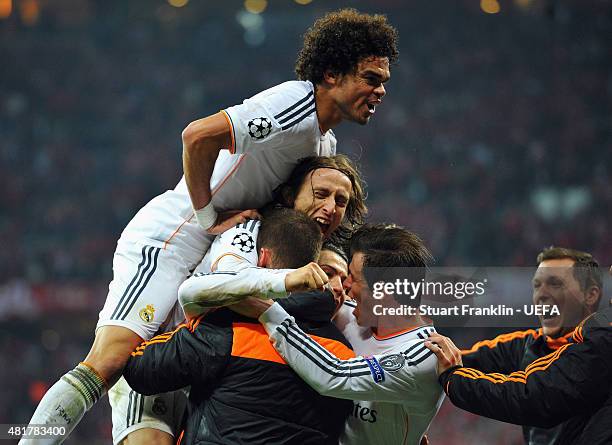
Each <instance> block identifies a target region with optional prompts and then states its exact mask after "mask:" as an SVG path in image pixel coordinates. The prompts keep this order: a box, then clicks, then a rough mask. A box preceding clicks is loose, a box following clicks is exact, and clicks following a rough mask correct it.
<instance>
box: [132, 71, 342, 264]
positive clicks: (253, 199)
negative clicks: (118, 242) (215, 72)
mask: <svg viewBox="0 0 612 445" xmlns="http://www.w3.org/2000/svg"><path fill="white" fill-rule="evenodd" d="M223 113H224V115H225V116H226V118H227V120H228V123H229V124H230V126H231V132H232V146H231V147H230V150H221V151H220V153H219V158H218V159H217V162H216V163H215V167H214V170H213V174H212V178H211V181H210V185H211V191H212V195H213V196H212V202H213V204H214V207H215V209H216V210H217V211H224V210H243V209H252V208H259V207H262V206H263V205H265V204H267V203H268V202H270V201H271V199H272V192H273V190H274V189H275V188H276V187H277V186H278V185H279V184H281V183H282V182H284V181H285V180H287V178H288V177H289V174H290V173H291V171H292V170H293V168H294V167H295V166H296V164H297V162H298V160H300V159H301V158H304V157H306V156H314V155H319V156H330V155H334V154H335V153H336V139H335V136H334V134H333V132H332V131H331V130H330V131H328V132H326V133H325V134H321V131H320V129H319V123H318V119H317V114H316V109H315V100H314V87H313V85H312V83H310V82H308V81H306V82H303V81H289V82H285V83H282V84H280V85H277V86H275V87H272V88H270V89H268V90H265V91H262V92H261V93H259V94H256V95H255V96H253V97H251V98H250V99H246V100H245V101H244V102H243V103H242V104H240V105H236V106H233V107H229V108H227V109H225V110H223ZM122 239H124V240H127V241H142V240H146V242H147V244H148V245H152V246H155V247H162V248H169V249H172V250H173V251H174V252H175V253H177V254H178V255H179V256H180V257H182V258H184V259H186V260H188V261H189V262H190V263H191V264H192V265H193V267H195V266H196V265H197V264H198V263H199V262H200V260H201V259H202V256H203V255H204V253H205V252H206V250H207V249H208V246H209V244H210V240H211V237H210V236H207V234H206V233H205V231H204V230H202V229H201V228H200V227H199V226H198V224H197V221H196V220H195V217H194V214H193V209H192V206H191V201H190V198H189V193H188V190H187V185H186V183H185V178H184V177H183V178H182V179H181V181H180V182H179V183H178V185H177V186H176V188H175V189H174V190H169V191H167V192H165V193H163V194H162V195H159V196H157V197H156V198H153V199H152V200H151V201H150V202H149V203H148V204H146V205H145V206H144V207H143V208H142V209H141V210H140V211H139V212H138V213H137V214H136V216H135V217H134V218H133V219H132V221H131V222H130V223H129V224H128V226H127V227H126V228H125V230H124V231H123V234H122Z"/></svg>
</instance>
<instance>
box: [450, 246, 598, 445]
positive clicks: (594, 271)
mask: <svg viewBox="0 0 612 445" xmlns="http://www.w3.org/2000/svg"><path fill="white" fill-rule="evenodd" d="M537 263H538V269H537V271H536V273H535V275H534V277H533V281H532V284H533V304H534V305H536V306H540V305H548V306H549V307H552V306H555V307H556V308H558V309H559V312H560V314H559V315H557V316H554V317H552V316H546V317H544V316H542V317H540V324H541V328H539V329H529V330H526V331H518V332H511V333H508V334H503V335H500V336H498V337H496V338H494V339H493V340H483V341H480V342H478V343H476V344H475V345H474V346H473V347H472V348H471V349H470V350H465V351H461V353H462V355H463V357H462V361H463V364H464V366H466V367H468V368H473V369H478V370H479V371H482V372H484V373H494V372H497V373H501V374H510V373H511V372H513V371H517V370H524V369H525V368H526V367H527V366H529V365H530V364H531V363H533V362H535V361H536V360H538V359H540V358H542V357H544V356H547V355H548V354H550V353H553V352H556V351H558V350H559V349H560V348H562V347H564V346H565V345H567V344H568V343H569V342H571V341H572V333H573V331H574V329H575V328H576V325H578V323H580V321H581V320H583V319H584V318H585V317H587V316H588V315H590V314H592V313H593V312H595V311H596V310H597V306H598V305H599V301H600V299H601V295H602V288H603V284H602V276H601V272H600V270H599V264H598V263H597V261H595V259H593V257H592V256H591V254H589V253H586V252H580V251H577V250H572V249H567V248H563V247H550V248H547V249H544V250H543V251H542V252H541V253H540V254H539V255H538V258H537ZM562 431H563V426H562V425H558V426H557V424H556V423H555V424H552V425H549V426H548V427H545V428H544V427H541V426H540V425H535V424H533V423H526V424H523V436H524V439H525V443H526V444H528V445H552V444H555V443H557V442H558V440H559V438H560V434H561V432H562Z"/></svg>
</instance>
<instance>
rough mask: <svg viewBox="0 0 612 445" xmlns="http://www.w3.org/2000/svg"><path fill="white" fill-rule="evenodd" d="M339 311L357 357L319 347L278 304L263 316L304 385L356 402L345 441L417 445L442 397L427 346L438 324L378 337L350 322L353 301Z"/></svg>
mask: <svg viewBox="0 0 612 445" xmlns="http://www.w3.org/2000/svg"><path fill="white" fill-rule="evenodd" d="M340 312H341V313H339V315H338V316H337V317H336V322H337V325H340V326H339V327H340V330H341V331H342V330H343V329H342V327H341V326H344V327H345V328H346V329H345V332H344V335H345V337H346V338H347V340H349V342H351V344H352V345H353V348H354V351H355V353H356V354H359V357H357V358H354V359H350V360H340V359H338V358H337V357H335V356H333V355H332V354H330V353H329V352H327V351H326V350H324V349H323V348H321V347H320V346H319V345H318V343H317V342H315V341H314V340H312V339H311V338H310V337H309V336H308V335H306V334H305V333H304V332H303V331H302V330H301V329H300V328H299V326H298V325H297V324H296V323H295V320H294V319H293V317H291V316H289V314H287V312H285V311H284V309H283V308H282V307H281V306H280V305H277V304H274V305H272V306H271V307H270V308H269V309H268V310H267V311H266V312H264V314H263V315H262V316H261V317H260V318H259V320H260V321H261V323H262V324H263V325H264V327H265V329H266V331H267V332H268V335H269V336H270V339H271V340H272V342H273V344H274V347H275V348H276V350H277V351H278V352H279V353H280V355H282V356H283V358H284V359H285V360H286V361H287V363H288V364H289V365H290V366H291V367H292V368H293V370H294V371H295V372H296V373H298V374H299V375H300V377H302V378H303V379H304V381H306V383H308V384H309V385H310V386H312V387H313V388H314V389H315V390H316V391H317V392H319V393H320V394H322V395H326V396H330V397H338V398H343V399H352V400H354V401H355V402H354V405H353V412H352V413H351V414H350V416H349V418H348V419H347V424H346V429H345V432H344V434H343V436H342V437H341V443H343V444H414V445H418V444H419V443H420V441H421V438H422V436H423V434H424V433H425V432H426V431H427V428H428V427H429V424H430V423H431V420H432V419H433V417H434V416H435V415H436V413H437V412H438V409H439V408H440V405H441V404H442V401H443V398H444V393H443V391H442V388H440V385H439V384H438V376H437V373H436V358H435V356H434V355H433V353H432V352H431V351H429V350H428V349H427V348H426V347H425V345H424V344H423V341H424V339H425V338H427V335H428V334H429V333H431V332H434V328H433V327H431V326H421V327H418V328H415V329H412V330H408V331H405V332H400V333H398V334H396V335H394V336H392V337H388V338H384V339H377V338H376V337H374V336H373V335H372V334H370V335H369V336H367V335H365V332H366V330H365V329H363V328H359V327H358V326H357V325H356V323H354V322H353V321H351V320H350V317H349V315H352V308H351V307H349V305H345V306H344V307H343V308H342V309H341V311H340ZM345 320H346V321H347V323H344V321H345ZM353 320H354V317H353ZM368 330H369V329H368ZM369 331H370V332H371V330H369ZM358 400H359V402H358Z"/></svg>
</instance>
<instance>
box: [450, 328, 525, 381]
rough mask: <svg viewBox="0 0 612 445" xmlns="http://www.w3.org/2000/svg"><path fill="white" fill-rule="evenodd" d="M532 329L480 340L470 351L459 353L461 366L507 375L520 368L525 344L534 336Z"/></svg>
mask: <svg viewBox="0 0 612 445" xmlns="http://www.w3.org/2000/svg"><path fill="white" fill-rule="evenodd" d="M535 335H537V332H536V331H534V330H533V329H530V330H527V331H519V332H511V333H508V334H502V335H499V336H497V337H495V338H494V339H492V340H482V341H479V342H478V343H476V344H474V346H472V348H471V349H469V350H463V351H461V356H462V357H461V359H462V361H463V365H464V366H466V367H468V368H476V369H479V370H481V371H483V372H501V373H504V374H509V373H511V372H513V371H516V370H517V369H520V367H521V360H522V359H523V356H524V354H525V342H526V339H527V338H528V337H529V336H535Z"/></svg>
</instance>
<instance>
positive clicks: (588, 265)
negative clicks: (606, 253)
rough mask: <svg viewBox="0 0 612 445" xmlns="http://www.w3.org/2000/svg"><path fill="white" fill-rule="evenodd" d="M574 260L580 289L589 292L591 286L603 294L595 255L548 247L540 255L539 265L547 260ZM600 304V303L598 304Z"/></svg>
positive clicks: (575, 273)
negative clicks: (597, 288)
mask: <svg viewBox="0 0 612 445" xmlns="http://www.w3.org/2000/svg"><path fill="white" fill-rule="evenodd" d="M565 258H569V259H571V260H574V267H573V271H572V272H573V275H574V278H576V281H578V284H580V289H582V290H583V291H587V290H588V289H589V288H590V287H591V286H597V287H599V289H601V291H602V293H603V277H602V273H601V270H600V268H599V263H598V262H597V260H596V259H595V258H593V255H591V254H590V253H587V252H581V251H579V250H574V249H568V248H567V247H555V246H550V247H546V248H545V249H544V250H542V251H541V252H540V253H539V254H538V258H537V262H538V265H539V264H540V263H541V262H542V261H546V260H561V259H565ZM598 303H599V302H598Z"/></svg>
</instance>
